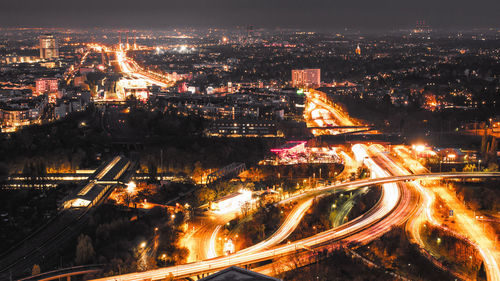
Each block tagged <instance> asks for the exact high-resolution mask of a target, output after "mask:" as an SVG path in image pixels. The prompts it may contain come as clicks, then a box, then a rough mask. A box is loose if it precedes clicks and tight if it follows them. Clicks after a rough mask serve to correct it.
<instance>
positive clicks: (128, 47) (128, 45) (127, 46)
mask: <svg viewBox="0 0 500 281" xmlns="http://www.w3.org/2000/svg"><path fill="white" fill-rule="evenodd" d="M125 49H126V50H128V49H130V44H129V43H128V32H127V45H126V47H125Z"/></svg>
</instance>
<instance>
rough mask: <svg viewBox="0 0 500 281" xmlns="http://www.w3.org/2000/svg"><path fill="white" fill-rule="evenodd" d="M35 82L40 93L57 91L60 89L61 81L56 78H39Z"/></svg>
mask: <svg viewBox="0 0 500 281" xmlns="http://www.w3.org/2000/svg"><path fill="white" fill-rule="evenodd" d="M35 83H36V92H37V93H38V94H44V93H56V92H57V91H58V90H59V82H58V80H57V79H55V78H39V79H37V80H36V81H35Z"/></svg>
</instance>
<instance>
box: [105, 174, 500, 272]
mask: <svg viewBox="0 0 500 281" xmlns="http://www.w3.org/2000/svg"><path fill="white" fill-rule="evenodd" d="M482 177H500V173H435V174H416V175H402V176H388V177H384V178H376V179H368V180H360V181H355V182H349V183H344V184H341V185H337V186H328V187H325V188H321V189H318V190H315V191H311V194H313V195H314V194H317V195H319V194H322V193H329V192H332V191H334V189H336V188H342V187H344V188H345V187H348V188H359V187H365V186H371V185H377V184H390V183H395V182H399V181H413V180H419V179H443V178H482ZM382 192H383V196H382V198H381V202H380V203H379V204H377V206H378V208H373V209H372V210H370V211H369V212H367V213H365V214H364V215H362V216H360V217H358V218H356V219H354V220H352V221H350V222H348V223H346V224H344V225H342V226H341V227H339V228H335V229H331V230H328V231H325V232H322V233H318V234H316V235H314V236H311V237H308V238H305V239H302V240H299V241H296V242H293V243H290V244H286V245H281V246H278V247H275V248H273V249H269V250H262V251H260V252H254V253H244V254H240V252H237V253H235V254H232V255H229V256H224V257H219V258H215V259H209V260H204V261H200V262H194V263H188V264H183V265H178V266H171V267H165V268H160V269H155V270H151V271H145V272H137V273H130V274H124V275H119V276H113V277H106V278H102V279H97V280H110V281H111V280H123V281H125V280H127V281H128V280H130V281H132V280H144V279H150V280H160V279H164V278H165V277H166V276H169V274H172V275H173V276H174V277H187V276H193V275H198V274H202V273H206V272H213V271H217V270H220V269H223V268H225V267H228V266H231V265H243V264H250V263H254V262H258V261H263V260H268V259H272V258H274V257H277V256H282V255H289V254H291V253H294V252H295V251H300V250H302V249H303V248H305V247H306V248H307V247H309V248H314V247H316V246H319V245H323V244H325V243H328V242H332V241H336V240H340V239H344V238H347V237H349V239H347V240H348V241H357V242H367V241H371V239H374V238H377V237H379V236H380V235H382V234H383V233H385V232H386V231H387V230H389V229H390V227H391V226H392V225H394V224H398V223H402V222H404V221H406V219H407V218H408V215H409V214H410V213H411V212H412V211H413V208H415V206H414V204H412V192H410V191H409V190H407V189H403V190H402V192H401V191H400V189H398V188H397V186H396V185H392V186H386V187H384V188H383V189H382ZM400 192H401V193H400Z"/></svg>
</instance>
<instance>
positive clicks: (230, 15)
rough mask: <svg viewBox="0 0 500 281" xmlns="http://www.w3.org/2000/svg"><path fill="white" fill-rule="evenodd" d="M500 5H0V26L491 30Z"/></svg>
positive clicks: (192, 1)
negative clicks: (421, 23)
mask: <svg viewBox="0 0 500 281" xmlns="http://www.w3.org/2000/svg"><path fill="white" fill-rule="evenodd" d="M499 13H500V3H498V1H493V0H479V1H465V0H455V1H452V0H444V1H430V0H423V1H392V0H383V1H369V0H358V1H323V0H312V1H301V0H288V1H284V0H273V1H267V0H256V1H241V0H237V1H234V0H213V1H205V0H186V1H157V0H145V1H140V2H138V1H132V0H122V1H116V0H112V1H98V0H89V1H86V2H85V3H82V2H77V1H62V0H46V1H38V0H21V1H2V3H0V24H1V25H3V26H9V27H15V26H19V27H104V28H106V27H126V28H182V27H197V28H200V27H234V26H241V25H254V26H258V27H266V28H276V27H278V28H306V29H312V30H317V31H319V30H323V31H325V30H342V29H344V28H349V29H355V30H361V31H372V30H398V29H407V28H410V27H413V25H414V23H415V21H416V20H417V19H420V20H426V21H427V22H428V23H430V24H432V25H433V27H435V28H447V29H460V30H461V29H471V28H494V27H498V26H499V25H500V19H499V18H498V14H499Z"/></svg>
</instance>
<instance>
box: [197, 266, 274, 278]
mask: <svg viewBox="0 0 500 281" xmlns="http://www.w3.org/2000/svg"><path fill="white" fill-rule="evenodd" d="M208 280H211V281H232V280H236V281H239V280H242V281H281V279H277V278H274V277H270V276H266V275H264V274H260V273H257V272H253V271H251V270H247V269H244V268H241V267H237V266H231V267H228V268H226V269H223V270H221V271H219V272H216V273H214V274H212V275H210V276H207V277H205V278H202V279H200V281H208Z"/></svg>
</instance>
